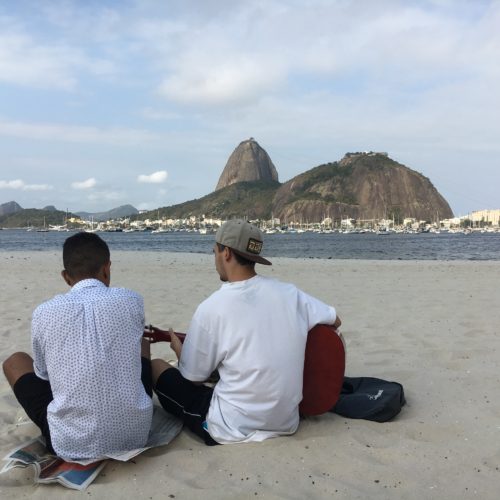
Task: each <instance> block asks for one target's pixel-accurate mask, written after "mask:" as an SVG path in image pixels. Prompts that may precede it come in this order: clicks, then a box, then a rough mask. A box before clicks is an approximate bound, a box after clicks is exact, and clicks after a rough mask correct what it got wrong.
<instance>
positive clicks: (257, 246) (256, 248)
mask: <svg viewBox="0 0 500 500" xmlns="http://www.w3.org/2000/svg"><path fill="white" fill-rule="evenodd" d="M261 250H262V241H259V240H254V239H253V238H250V239H249V240H248V245H247V252H250V253H255V254H257V255H258V254H259V253H260V252H261Z"/></svg>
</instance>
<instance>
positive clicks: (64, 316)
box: [32, 279, 152, 459]
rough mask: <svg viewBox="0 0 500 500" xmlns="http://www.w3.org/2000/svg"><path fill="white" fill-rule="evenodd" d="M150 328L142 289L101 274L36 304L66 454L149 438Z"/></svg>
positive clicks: (58, 443) (50, 415) (42, 365)
mask: <svg viewBox="0 0 500 500" xmlns="http://www.w3.org/2000/svg"><path fill="white" fill-rule="evenodd" d="M143 329H144V304H143V299H142V297H141V296H140V295H138V294H136V293H135V292H133V291H131V290H127V289H124V288H108V287H107V286H106V285H104V284H103V283H102V282H101V281H99V280H95V279H87V280H82V281H80V282H78V283H77V284H76V285H75V286H73V288H72V289H71V291H70V292H68V293H66V294H64V295H57V296H56V297H54V298H53V299H51V300H49V301H48V302H45V303H43V304H41V305H40V306H38V307H37V309H35V311H34V313H33V321H32V347H33V357H34V367H35V373H36V375H37V376H39V377H40V378H43V379H45V380H48V381H49V382H50V385H51V387H52V393H53V395H54V399H53V401H52V402H51V403H50V404H49V406H48V409H47V420H48V423H49V428H50V434H51V440H52V445H53V447H54V450H55V451H56V453H57V454H58V455H59V456H60V457H63V458H66V459H92V458H100V457H102V456H105V455H106V454H108V453H113V452H118V451H125V450H132V449H135V448H140V447H143V446H144V445H145V443H146V441H147V438H148V433H149V429H150V427H151V418H152V402H151V399H150V398H149V397H148V395H147V394H146V392H145V390H144V387H143V385H142V382H141V357H140V350H141V337H142V332H143Z"/></svg>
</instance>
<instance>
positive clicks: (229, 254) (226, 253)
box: [224, 247, 233, 262]
mask: <svg viewBox="0 0 500 500" xmlns="http://www.w3.org/2000/svg"><path fill="white" fill-rule="evenodd" d="M232 256H233V252H232V250H231V249H230V248H229V247H224V260H225V261H226V262H227V261H229V260H230V259H231V257H232Z"/></svg>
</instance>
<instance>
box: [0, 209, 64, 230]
mask: <svg viewBox="0 0 500 500" xmlns="http://www.w3.org/2000/svg"><path fill="white" fill-rule="evenodd" d="M67 215H68V217H73V214H67ZM65 221H66V212H63V211H62V210H39V209H37V208H26V209H22V210H19V211H18V212H15V213H13V214H8V215H3V216H0V227H8V228H13V227H36V228H42V227H44V224H45V226H46V227H47V228H48V227H49V225H53V226H60V225H62V224H64V223H65Z"/></svg>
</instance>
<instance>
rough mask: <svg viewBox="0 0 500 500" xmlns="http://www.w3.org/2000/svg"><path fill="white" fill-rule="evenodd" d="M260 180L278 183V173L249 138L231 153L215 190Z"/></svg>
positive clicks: (268, 158) (254, 141) (264, 154)
mask: <svg viewBox="0 0 500 500" xmlns="http://www.w3.org/2000/svg"><path fill="white" fill-rule="evenodd" d="M260 180H266V181H278V172H277V170H276V167H275V166H274V164H273V162H272V161H271V158H270V157H269V155H268V154H267V153H266V151H265V150H264V149H263V148H261V147H260V146H259V144H258V142H257V141H256V140H255V139H254V138H253V137H250V139H248V140H246V141H243V142H241V143H240V144H239V145H238V146H237V148H236V149H235V150H234V151H233V152H232V154H231V156H230V157H229V159H228V161H227V163H226V166H225V167H224V170H223V171H222V174H221V176H220V178H219V182H218V183H217V187H216V188H215V190H216V191H217V190H219V189H222V188H224V187H227V186H230V185H231V184H235V183H237V182H248V181H260Z"/></svg>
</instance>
